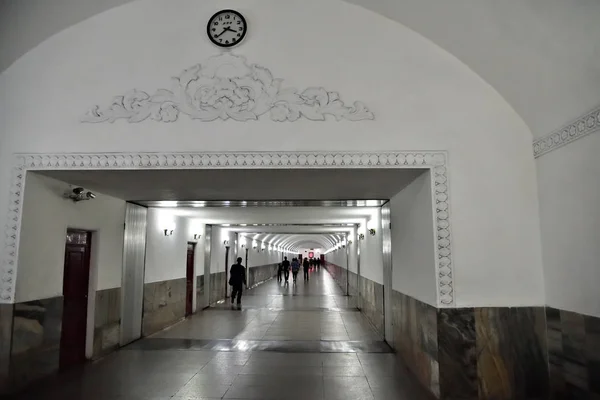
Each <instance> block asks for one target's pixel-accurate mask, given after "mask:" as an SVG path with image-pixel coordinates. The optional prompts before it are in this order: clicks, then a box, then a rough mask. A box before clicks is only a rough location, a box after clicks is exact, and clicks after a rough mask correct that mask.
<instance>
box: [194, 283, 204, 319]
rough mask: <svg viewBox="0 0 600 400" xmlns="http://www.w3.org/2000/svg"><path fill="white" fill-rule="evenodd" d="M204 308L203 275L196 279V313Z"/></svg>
mask: <svg viewBox="0 0 600 400" xmlns="http://www.w3.org/2000/svg"><path fill="white" fill-rule="evenodd" d="M202 308H204V275H200V276H197V277H196V311H197V312H198V311H202Z"/></svg>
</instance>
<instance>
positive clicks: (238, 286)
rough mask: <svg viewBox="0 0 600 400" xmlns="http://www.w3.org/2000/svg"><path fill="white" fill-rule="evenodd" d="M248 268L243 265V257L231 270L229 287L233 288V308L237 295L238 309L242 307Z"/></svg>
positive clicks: (239, 258)
mask: <svg viewBox="0 0 600 400" xmlns="http://www.w3.org/2000/svg"><path fill="white" fill-rule="evenodd" d="M246 284H247V283H246V268H245V267H244V266H243V265H242V257H238V259H237V264H233V265H232V266H231V269H230V270H229V285H230V286H231V306H232V307H233V301H234V299H235V297H236V295H237V305H238V308H239V307H240V306H241V305H242V288H243V286H244V285H246Z"/></svg>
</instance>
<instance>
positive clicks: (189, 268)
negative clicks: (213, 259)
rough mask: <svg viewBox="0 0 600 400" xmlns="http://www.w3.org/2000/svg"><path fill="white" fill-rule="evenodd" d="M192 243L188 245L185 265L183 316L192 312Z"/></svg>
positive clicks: (193, 245)
mask: <svg viewBox="0 0 600 400" xmlns="http://www.w3.org/2000/svg"><path fill="white" fill-rule="evenodd" d="M194 249H195V244H194V243H188V247H187V263H186V273H185V277H186V295H185V315H186V316H188V315H191V314H192V312H193V301H194Z"/></svg>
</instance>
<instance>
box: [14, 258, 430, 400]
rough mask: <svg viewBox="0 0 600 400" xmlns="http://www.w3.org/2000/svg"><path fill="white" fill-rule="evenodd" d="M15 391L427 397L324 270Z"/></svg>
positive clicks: (180, 396)
mask: <svg viewBox="0 0 600 400" xmlns="http://www.w3.org/2000/svg"><path fill="white" fill-rule="evenodd" d="M242 302H243V307H242V310H231V309H230V307H229V305H228V304H226V303H224V304H219V305H218V306H216V307H213V308H210V309H208V310H205V311H202V312H200V313H198V314H196V315H194V316H192V317H191V318H188V319H186V320H185V321H183V322H181V323H178V324H176V325H174V326H172V327H171V328H169V329H166V330H164V331H162V332H159V333H157V334H155V335H153V336H151V337H148V338H145V339H143V340H140V341H138V342H136V343H133V344H132V345H129V346H127V347H126V348H124V349H121V350H120V351H118V352H115V353H113V354H111V355H109V356H107V357H105V358H104V359H102V360H100V361H98V362H95V363H90V364H88V365H86V366H85V367H83V368H81V369H79V370H74V371H70V372H68V373H64V374H61V375H59V376H58V377H57V379H56V380H55V381H54V382H51V383H45V384H43V385H39V387H33V388H31V390H29V391H26V392H23V393H21V394H19V395H17V396H15V397H14V399H19V400H21V399H23V400H25V399H27V400H33V399H36V400H37V399H48V400H55V399H56V400H58V399H60V400H84V399H85V400H142V399H145V400H167V399H171V400H201V399H203V400H204V399H206V400H210V399H263V400H284V399H285V400H296V399H297V400H307V399H310V400H336V399H343V400H349V399H350V400H353V399H361V400H362V399H376V400H382V399H386V400H387V399H400V400H404V399H406V400H409V399H410V400H421V399H431V396H430V395H429V394H427V393H426V392H425V391H424V390H423V389H421V388H420V386H419V385H418V384H417V383H416V382H415V381H414V380H413V379H412V378H411V376H410V375H409V374H408V373H407V371H406V370H405V369H404V367H403V366H402V365H400V364H399V363H398V360H397V358H396V357H395V355H394V354H392V353H391V350H390V348H389V346H388V345H387V344H386V343H385V342H384V341H383V339H382V338H381V336H380V335H379V334H378V333H377V332H376V331H375V329H374V328H373V327H372V326H371V324H370V323H369V322H368V320H367V319H366V318H365V317H364V316H363V315H362V314H361V313H360V312H359V311H358V310H357V309H356V301H355V299H354V298H352V297H346V296H344V295H343V292H342V290H341V289H340V287H339V286H338V285H337V284H336V283H335V282H334V280H333V279H332V278H331V276H330V275H329V274H328V273H327V272H326V271H325V270H320V271H313V273H312V276H311V279H310V281H309V282H306V283H305V282H302V281H298V283H297V284H296V285H292V284H290V285H289V286H287V285H283V284H278V283H277V281H275V280H271V281H268V282H266V283H265V284H263V285H260V286H257V287H256V288H253V289H251V290H249V291H247V292H246V293H244V297H243V301H242Z"/></svg>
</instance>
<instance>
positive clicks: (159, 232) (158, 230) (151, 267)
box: [142, 208, 190, 336]
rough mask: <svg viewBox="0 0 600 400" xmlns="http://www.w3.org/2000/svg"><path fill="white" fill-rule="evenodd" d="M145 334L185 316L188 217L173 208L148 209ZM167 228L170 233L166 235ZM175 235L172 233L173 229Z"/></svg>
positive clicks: (143, 333)
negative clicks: (176, 213)
mask: <svg viewBox="0 0 600 400" xmlns="http://www.w3.org/2000/svg"><path fill="white" fill-rule="evenodd" d="M147 229H148V230H147V234H146V269H145V277H144V281H145V284H144V313H143V316H142V335H143V336H148V335H151V334H153V333H155V332H157V331H159V330H161V329H164V328H166V327H167V326H170V325H172V324H173V323H175V322H177V321H178V320H180V319H182V318H184V317H185V301H186V264H187V243H188V240H189V238H190V232H189V230H190V229H189V220H188V219H187V218H184V217H180V216H176V215H175V214H174V213H173V211H172V210H163V209H159V208H149V209H148V228H147ZM165 229H167V230H168V231H169V232H168V233H169V234H168V235H165V232H164V231H165ZM171 230H172V231H173V234H172V235H171V234H170V231H171Z"/></svg>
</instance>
